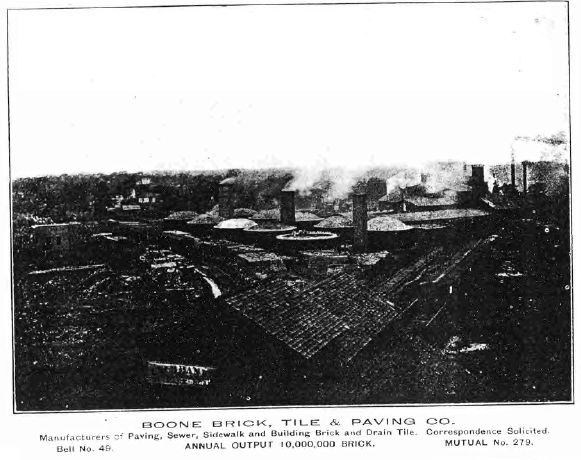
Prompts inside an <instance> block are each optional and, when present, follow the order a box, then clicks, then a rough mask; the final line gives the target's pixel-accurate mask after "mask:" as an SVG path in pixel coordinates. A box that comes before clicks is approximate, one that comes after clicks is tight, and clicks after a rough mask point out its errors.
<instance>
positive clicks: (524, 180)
mask: <svg viewBox="0 0 581 460" xmlns="http://www.w3.org/2000/svg"><path fill="white" fill-rule="evenodd" d="M527 166H528V164H527V162H526V161H523V162H522V191H523V194H524V196H526V195H527V186H528V184H527V179H528V178H527V173H528V172H527Z"/></svg>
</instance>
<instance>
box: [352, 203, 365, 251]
mask: <svg viewBox="0 0 581 460" xmlns="http://www.w3.org/2000/svg"><path fill="white" fill-rule="evenodd" d="M353 250H354V251H355V252H365V251H367V195H366V194H365V193H354V194H353Z"/></svg>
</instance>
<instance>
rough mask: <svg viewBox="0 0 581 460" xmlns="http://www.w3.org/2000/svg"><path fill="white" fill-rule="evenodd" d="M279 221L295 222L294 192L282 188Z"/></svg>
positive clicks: (285, 222) (288, 223)
mask: <svg viewBox="0 0 581 460" xmlns="http://www.w3.org/2000/svg"><path fill="white" fill-rule="evenodd" d="M280 221H281V223H283V224H287V225H293V224H294V223H295V192H294V191H293V190H283V191H282V192H281V193H280Z"/></svg>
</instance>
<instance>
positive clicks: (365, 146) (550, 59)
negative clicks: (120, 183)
mask: <svg viewBox="0 0 581 460" xmlns="http://www.w3.org/2000/svg"><path fill="white" fill-rule="evenodd" d="M567 41H568V38H567V5H566V3H560V2H545V3H530V2H527V3H505V4H501V3H490V4H433V5H428V4H421V5H410V4H400V5H397V4H385V5H336V6H333V5H328V6H304V5H303V6H244V7H228V8H220V7H190V8H139V9H89V10H52V11H50V10H42V11H32V10H29V11H11V12H10V13H9V59H10V61H9V65H10V67H9V85H10V86H9V89H10V94H9V96H10V152H11V165H12V177H13V178H18V177H28V176H38V175H47V174H63V173H67V174H73V173H110V172H115V171H150V170H207V169H225V168H261V167H291V168H303V169H307V170H316V169H321V168H326V167H344V168H347V169H364V168H369V167H377V166H382V165H392V164H408V165H410V166H418V165H421V164H424V163H426V162H430V161H442V160H457V161H466V162H468V163H484V164H496V163H507V162H509V161H510V155H511V150H512V151H514V152H515V156H516V157H517V160H524V159H528V160H537V159H541V158H544V157H547V155H552V154H553V153H554V152H552V150H555V147H554V146H551V145H548V144H546V143H543V142H538V141H535V140H534V139H535V138H537V139H538V138H539V136H552V135H555V134H557V133H559V132H565V133H568V132H569V124H568V123H569V106H568V98H569V95H568V84H569V82H568V64H567V62H568V54H567ZM515 139H518V140H516V141H515ZM523 139H529V140H525V141H523ZM563 148H566V146H565V147H564V146H560V147H557V149H561V150H562V149H563ZM551 149H552V150H551ZM561 153H563V152H561Z"/></svg>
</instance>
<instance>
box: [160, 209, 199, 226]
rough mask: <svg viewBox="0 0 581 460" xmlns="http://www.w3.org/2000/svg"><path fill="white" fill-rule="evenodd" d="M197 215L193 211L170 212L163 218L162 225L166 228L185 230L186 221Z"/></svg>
mask: <svg viewBox="0 0 581 460" xmlns="http://www.w3.org/2000/svg"><path fill="white" fill-rule="evenodd" d="M196 217H198V213H197V212H194V211H177V212H172V213H171V214H170V215H169V216H167V217H166V218H165V219H163V226H164V228H165V229H166V230H186V227H187V223H188V221H190V220H192V219H194V218H196Z"/></svg>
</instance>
